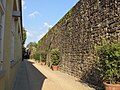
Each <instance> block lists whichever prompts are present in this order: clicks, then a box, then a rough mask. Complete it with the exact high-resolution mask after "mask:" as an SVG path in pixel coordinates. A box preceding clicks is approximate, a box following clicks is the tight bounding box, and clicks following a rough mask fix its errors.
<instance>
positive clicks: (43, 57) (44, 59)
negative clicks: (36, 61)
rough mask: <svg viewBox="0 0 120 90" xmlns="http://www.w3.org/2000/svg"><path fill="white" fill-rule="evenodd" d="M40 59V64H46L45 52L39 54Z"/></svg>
mask: <svg viewBox="0 0 120 90" xmlns="http://www.w3.org/2000/svg"><path fill="white" fill-rule="evenodd" d="M40 57H41V61H42V62H46V59H47V53H46V52H41V55H40Z"/></svg>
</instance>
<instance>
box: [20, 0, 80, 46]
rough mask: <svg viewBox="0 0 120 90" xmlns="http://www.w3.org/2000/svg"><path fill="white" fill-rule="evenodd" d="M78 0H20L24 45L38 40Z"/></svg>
mask: <svg viewBox="0 0 120 90" xmlns="http://www.w3.org/2000/svg"><path fill="white" fill-rule="evenodd" d="M78 1H79V0H22V7H23V27H25V29H26V31H27V39H26V43H25V46H26V45H27V44H28V43H30V42H38V40H40V38H42V37H43V36H44V35H45V34H46V33H47V31H48V29H49V28H51V27H53V26H54V25H55V24H56V23H57V22H58V21H59V20H60V19H61V18H62V17H63V16H64V15H65V14H66V13H67V12H68V11H69V10H70V9H71V8H72V7H73V6H74V5H75V4H76V3H77V2H78Z"/></svg>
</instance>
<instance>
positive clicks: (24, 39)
mask: <svg viewBox="0 0 120 90" xmlns="http://www.w3.org/2000/svg"><path fill="white" fill-rule="evenodd" d="M22 31H23V44H25V41H26V30H25V28H24V27H23V28H22Z"/></svg>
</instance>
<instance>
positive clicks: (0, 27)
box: [0, 0, 5, 70]
mask: <svg viewBox="0 0 120 90" xmlns="http://www.w3.org/2000/svg"><path fill="white" fill-rule="evenodd" d="M4 1H5V0H0V70H2V65H3V58H2V57H3V50H2V49H3V48H2V47H3V35H4V7H3V3H4Z"/></svg>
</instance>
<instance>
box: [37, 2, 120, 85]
mask: <svg viewBox="0 0 120 90" xmlns="http://www.w3.org/2000/svg"><path fill="white" fill-rule="evenodd" d="M103 38H104V39H107V40H110V41H112V42H119V41H120V1H119V0H80V1H79V2H78V3H77V4H76V5H75V6H74V7H73V8H72V9H71V10H70V11H69V12H68V13H67V14H66V15H65V16H64V17H63V18H62V19H61V20H60V21H59V22H58V23H57V24H56V25H55V26H54V27H53V28H51V29H50V30H49V32H48V33H47V34H46V35H45V36H44V37H43V38H42V39H41V40H40V41H39V50H43V51H48V60H49V51H50V50H51V49H53V48H59V49H60V52H61V63H60V70H61V71H63V72H66V73H68V74H70V75H73V76H75V77H77V78H79V79H82V80H83V81H87V82H89V83H92V84H94V85H98V83H100V78H99V74H98V73H99V72H97V70H96V68H95V67H96V65H95V63H96V60H97V59H96V57H95V46H96V45H101V44H102V40H103Z"/></svg>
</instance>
